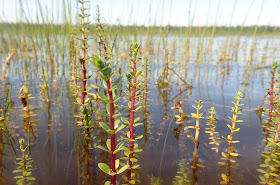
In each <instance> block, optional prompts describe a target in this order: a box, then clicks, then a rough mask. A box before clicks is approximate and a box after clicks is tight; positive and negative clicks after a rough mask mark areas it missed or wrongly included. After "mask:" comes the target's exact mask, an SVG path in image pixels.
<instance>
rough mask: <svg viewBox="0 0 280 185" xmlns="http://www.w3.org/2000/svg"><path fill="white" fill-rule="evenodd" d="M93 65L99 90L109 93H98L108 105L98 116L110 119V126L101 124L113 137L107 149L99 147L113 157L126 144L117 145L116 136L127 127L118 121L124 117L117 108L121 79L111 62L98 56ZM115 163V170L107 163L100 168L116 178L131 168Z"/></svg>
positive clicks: (94, 58) (107, 182)
mask: <svg viewBox="0 0 280 185" xmlns="http://www.w3.org/2000/svg"><path fill="white" fill-rule="evenodd" d="M92 64H93V66H94V69H95V71H96V74H97V76H98V77H99V78H100V79H101V82H100V84H102V85H99V86H98V87H99V89H103V90H104V91H106V92H107V93H106V95H104V94H102V93H100V92H98V93H97V96H98V98H99V99H100V100H102V101H103V102H104V103H105V104H106V112H104V111H101V110H96V114H99V115H102V116H104V117H109V118H110V125H107V123H105V122H99V125H100V127H102V128H103V129H104V130H105V131H106V132H107V133H108V134H110V135H111V138H110V139H107V141H106V145H107V148H105V147H103V146H101V145H99V146H97V147H98V148H100V149H101V150H104V151H106V152H109V153H110V154H111V155H115V154H116V153H117V152H119V151H121V150H123V149H124V146H123V145H124V144H125V142H119V143H118V144H117V145H116V143H115V134H116V133H118V132H119V131H121V130H122V129H123V128H125V125H124V124H122V123H121V120H120V119H118V117H119V116H120V115H122V114H121V112H122V110H121V109H117V107H116V103H117V102H118V100H119V99H120V97H118V94H117V92H116V88H117V87H118V86H119V83H120V81H121V79H120V78H116V79H115V78H114V72H113V70H112V67H111V62H109V61H108V60H107V61H106V63H105V62H103V61H102V60H101V58H100V56H98V55H96V56H94V57H93V60H92ZM115 145H116V146H115ZM111 160H114V159H111ZM114 163H115V166H114V167H115V169H112V166H111V168H110V167H109V166H108V165H107V164H105V163H99V164H98V166H99V168H100V169H101V170H102V171H103V172H104V173H106V174H108V175H110V176H115V175H117V174H120V173H122V172H124V171H125V170H126V169H128V167H129V165H125V164H122V163H120V160H119V159H116V160H115V161H114ZM111 164H112V163H111ZM120 166H122V167H120ZM119 167H120V168H119ZM110 183H112V182H109V181H106V183H105V184H110Z"/></svg>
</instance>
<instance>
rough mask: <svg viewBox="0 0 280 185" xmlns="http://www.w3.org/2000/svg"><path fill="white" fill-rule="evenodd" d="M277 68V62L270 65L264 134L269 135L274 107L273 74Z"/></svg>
mask: <svg viewBox="0 0 280 185" xmlns="http://www.w3.org/2000/svg"><path fill="white" fill-rule="evenodd" d="M277 67H278V64H277V62H274V63H273V65H272V70H271V82H270V92H269V93H270V102H269V112H268V120H267V129H266V134H267V135H269V128H270V123H271V118H272V111H273V106H274V98H273V97H274V93H275V92H274V78H275V72H276V69H277Z"/></svg>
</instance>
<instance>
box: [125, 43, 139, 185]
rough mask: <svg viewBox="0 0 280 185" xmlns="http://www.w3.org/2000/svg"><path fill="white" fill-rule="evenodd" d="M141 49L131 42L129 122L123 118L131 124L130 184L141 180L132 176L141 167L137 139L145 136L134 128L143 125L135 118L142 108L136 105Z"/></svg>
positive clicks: (126, 153)
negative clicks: (137, 132) (138, 64)
mask: <svg viewBox="0 0 280 185" xmlns="http://www.w3.org/2000/svg"><path fill="white" fill-rule="evenodd" d="M139 49H140V46H139V45H138V44H137V43H132V44H131V52H132V57H131V59H130V61H131V62H132V67H131V69H132V70H131V71H128V76H131V81H128V84H129V85H130V86H129V87H130V89H128V91H127V92H126V94H127V95H128V97H130V99H129V102H128V107H129V108H130V114H129V123H128V120H126V119H124V118H122V120H123V121H124V123H126V124H128V125H129V132H127V138H126V139H127V140H128V142H129V147H126V148H125V151H124V154H125V156H126V157H124V158H123V159H128V160H129V175H128V178H127V179H125V180H127V181H128V182H129V184H135V182H140V181H139V180H137V179H135V178H132V177H133V176H135V174H134V173H133V171H134V170H135V169H137V168H138V167H139V165H136V164H135V163H136V162H137V161H138V160H137V157H138V156H139V154H137V153H139V152H141V151H142V149H140V148H138V144H137V143H136V142H137V140H139V139H141V138H142V137H143V135H140V136H137V137H135V134H134V128H135V127H137V126H139V125H142V123H137V122H138V121H139V120H140V118H139V117H138V118H135V113H136V112H137V111H138V110H140V109H141V108H142V105H139V106H138V107H136V105H137V102H136V99H137V98H140V97H142V90H141V89H140V90H137V87H139V85H141V83H140V82H138V79H136V78H137V77H138V76H139V75H140V74H141V73H142V69H141V67H140V68H138V69H137V63H138V62H139V61H140V58H139Z"/></svg>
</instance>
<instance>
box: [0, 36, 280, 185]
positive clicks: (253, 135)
mask: <svg viewBox="0 0 280 185" xmlns="http://www.w3.org/2000/svg"><path fill="white" fill-rule="evenodd" d="M174 39H176V38H174ZM221 39H222V40H223V39H224V38H219V37H218V38H216V40H215V44H216V45H215V46H218V45H219V43H220V40H221ZM242 39H243V40H247V39H248V40H250V39H251V38H246V37H245V38H242ZM266 41H267V39H265V38H263V39H258V44H259V45H260V46H259V48H263V45H264V43H266ZM194 42H196V40H195V39H194ZM271 42H273V43H279V40H273V39H271ZM247 44H248V43H247ZM248 45H249V44H248ZM275 45H277V44H275ZM240 50H242V48H241V49H240ZM242 51H243V50H242ZM257 51H258V50H257ZM215 52H217V50H214V51H213V53H215ZM239 55H240V56H239V57H238V58H237V60H229V61H228V62H227V61H222V62H220V63H219V64H218V65H217V67H215V65H214V63H215V60H216V58H217V56H216V55H214V54H213V55H211V58H210V61H209V62H207V60H206V58H207V56H206V55H202V57H201V58H202V60H201V61H200V62H197V61H196V60H195V50H194V51H192V52H191V56H190V61H189V62H188V63H187V64H188V69H187V71H186V70H185V66H184V67H183V70H182V73H183V76H184V77H186V78H185V79H186V80H187V82H188V83H190V81H191V79H192V84H193V88H192V89H186V87H185V85H184V84H183V85H179V82H180V80H179V79H178V77H177V76H176V75H174V74H173V75H171V76H169V79H170V85H169V86H168V87H160V86H158V85H156V83H155V82H156V81H157V79H158V76H159V74H160V69H161V66H162V63H161V61H162V60H164V59H163V58H162V56H160V57H159V58H157V57H156V55H151V56H150V60H151V62H152V64H151V66H152V67H151V72H150V76H151V78H150V79H149V83H150V85H149V86H148V89H149V91H150V93H149V94H148V98H149V101H148V104H149V105H150V107H149V109H148V122H147V124H145V125H143V126H140V127H137V130H136V135H139V134H143V135H144V137H143V138H142V139H141V140H139V142H138V144H139V146H140V148H142V149H143V152H142V153H141V155H142V156H141V157H139V162H138V164H140V166H141V169H140V172H141V174H139V175H137V177H138V178H139V179H140V180H141V183H139V184H151V183H152V180H154V179H156V178H158V179H159V181H160V184H163V185H170V184H172V182H173V180H174V177H175V176H176V175H177V174H176V173H177V171H179V170H180V169H179V165H178V162H179V161H182V160H183V159H185V161H184V162H183V166H184V167H185V172H186V173H187V178H188V180H189V181H191V182H192V184H194V183H195V182H197V183H198V184H203V185H205V184H207V185H211V184H213V185H214V184H219V182H220V181H222V178H221V174H222V173H225V169H224V168H223V169H221V168H220V166H221V165H219V164H218V162H221V157H222V156H221V152H223V151H226V150H227V142H226V141H225V140H224V139H223V138H222V136H224V137H226V136H227V135H228V134H229V133H230V130H229V129H228V127H227V124H231V122H230V121H229V119H228V116H232V112H231V107H232V106H233V104H232V103H231V101H235V99H234V96H235V95H236V92H237V91H242V92H243V93H244V97H243V99H242V101H241V103H243V104H244V106H242V109H243V111H242V114H241V115H240V116H239V119H242V120H244V122H242V123H238V124H237V127H240V131H239V132H237V133H235V134H234V138H235V139H236V140H240V143H237V144H234V146H235V149H236V151H237V153H238V154H239V155H240V156H239V157H235V158H234V160H236V163H235V165H236V166H237V168H236V169H232V170H231V173H232V174H234V177H233V179H234V181H233V183H234V184H258V175H259V173H258V172H257V171H256V169H257V168H258V166H259V165H260V164H261V163H262V160H261V154H262V151H263V148H264V146H265V143H264V141H263V140H264V138H265V136H264V135H263V134H262V132H263V129H262V127H261V122H260V118H259V117H258V115H257V114H256V112H255V111H254V108H256V107H257V106H258V105H259V104H260V103H261V101H262V98H263V97H264V95H265V94H266V89H267V88H268V87H269V84H268V81H269V79H270V68H269V67H268V68H263V69H255V67H258V66H260V64H261V62H260V61H261V57H262V55H263V53H262V50H260V51H259V52H257V54H256V55H255V60H254V61H253V63H251V64H248V62H244V61H246V60H245V59H244V58H245V57H246V56H247V55H248V53H247V51H246V52H243V53H242V52H240V54H239ZM272 55H273V52H272V51H271V50H270V52H268V58H270V59H268V60H267V62H266V63H265V65H266V66H271V65H272V60H271V58H272V57H273V56H272ZM181 57H182V58H183V60H185V56H184V55H183V54H182V53H180V51H178V53H176V54H175V56H174V58H175V60H179V59H180V58H181ZM274 58H276V59H277V57H276V56H274ZM38 64H39V65H38V66H36V63H35V62H33V61H30V60H29V61H28V63H27V64H25V65H27V66H28V67H29V68H28V71H30V73H28V77H27V79H28V80H27V86H28V87H29V90H30V93H31V94H32V98H31V99H30V102H29V103H30V109H31V110H30V112H26V111H24V110H23V109H22V106H21V103H20V100H19V98H18V92H19V89H20V88H21V86H22V85H23V84H24V82H25V80H24V70H21V69H22V68H23V67H22V66H24V62H23V61H20V60H19V61H12V63H11V66H10V69H9V73H8V79H7V83H6V84H3V81H1V87H2V88H1V91H0V92H1V97H2V96H4V94H5V92H6V90H5V87H6V88H8V87H9V84H12V91H11V99H12V101H13V102H14V108H12V109H11V111H10V115H9V116H8V118H7V120H5V122H4V125H5V126H6V127H7V129H2V131H0V136H1V138H0V143H1V147H3V148H1V149H0V156H1V157H0V160H1V162H0V163H1V167H2V168H1V170H0V173H1V174H0V175H1V177H3V179H2V182H1V183H0V184H6V183H8V184H15V180H14V179H13V177H14V176H15V174H14V173H13V172H12V171H13V170H15V169H16V160H15V158H16V157H18V156H20V155H21V154H20V152H19V151H17V150H16V149H18V148H19V145H18V142H17V140H18V139H20V138H25V140H26V141H27V130H25V129H24V126H26V124H27V123H28V122H31V123H32V131H31V137H30V141H31V146H30V150H29V151H28V153H29V154H30V155H31V157H32V158H33V165H34V171H33V172H32V176H33V177H35V178H36V181H35V184H58V185H60V184H69V185H70V184H73V185H74V184H83V183H85V184H102V183H103V182H104V180H105V179H106V178H107V179H108V176H107V175H104V174H103V172H101V171H100V170H99V168H98V167H97V164H98V163H99V162H101V161H103V162H107V163H108V161H109V160H110V158H109V157H110V156H109V155H108V154H106V153H104V152H103V151H101V150H100V149H98V148H96V147H95V146H96V145H98V144H105V141H106V138H107V137H108V135H107V134H105V133H104V131H102V129H100V128H99V127H98V126H97V125H98V124H96V123H94V124H93V125H94V129H93V131H92V138H91V140H92V146H94V147H93V148H91V149H87V148H86V147H85V146H84V145H83V141H84V139H83V137H84V136H83V132H82V129H81V127H78V126H77V125H76V118H75V117H74V115H75V114H76V113H77V110H78V107H77V105H75V104H74V102H75V98H74V97H73V95H72V92H73V91H72V89H71V87H70V84H71V82H70V81H69V80H70V75H69V73H68V70H69V66H68V65H67V62H66V66H64V67H65V68H63V65H62V62H60V65H59V66H58V67H59V68H58V69H59V70H58V75H57V78H56V82H54V81H53V80H54V77H51V76H50V72H48V75H49V77H48V83H49V89H50V92H49V94H50V100H49V101H46V97H45V95H44V91H40V90H39V85H40V83H42V76H41V73H40V71H41V66H40V62H39V61H38ZM183 65H185V62H183ZM121 66H122V69H123V71H126V67H125V66H126V64H125V60H123V61H122V63H121ZM178 66H179V64H178V63H176V64H173V67H174V69H175V70H176V71H177V73H179V71H180V70H179V67H178ZM248 66H251V67H248ZM47 69H49V66H47ZM246 69H248V70H247V72H246ZM48 71H49V70H48ZM186 72H187V73H186ZM185 74H187V75H185ZM89 83H93V80H90V81H89ZM246 83H248V85H246ZM123 84H125V82H124V78H123ZM123 89H124V85H122V90H123ZM120 92H121V91H120ZM123 94H124V93H123V92H122V96H123ZM178 99H179V100H181V101H182V108H183V110H184V112H185V113H187V118H185V119H184V121H183V125H182V129H181V130H180V128H179V131H178V132H177V133H175V132H174V133H173V130H174V129H175V130H176V128H178V125H177V124H176V123H175V120H174V119H172V117H173V114H174V110H172V109H171V107H172V106H173V104H174V102H175V101H176V100H178ZM198 100H203V101H204V103H203V108H202V112H203V116H204V118H203V119H201V120H200V126H201V130H200V135H199V143H200V144H199V147H198V154H199V163H200V164H202V165H203V166H204V167H198V168H197V169H196V170H193V169H192V168H191V162H192V159H193V147H194V143H193V142H192V140H190V139H189V138H188V137H187V134H190V135H194V133H195V130H192V129H188V130H187V131H185V130H184V127H186V126H188V125H193V126H194V125H195V119H194V118H191V113H194V112H195V109H194V108H193V107H192V105H195V106H196V102H195V101H198ZM125 101H126V100H125V99H123V100H122V102H123V103H125ZM212 106H214V107H215V111H216V112H217V114H216V115H215V116H216V118H217V122H216V123H215V125H216V130H215V131H216V132H218V135H219V138H220V139H219V143H220V146H219V147H218V153H216V152H215V151H213V150H211V147H212V146H211V145H210V144H209V142H210V140H209V134H207V133H205V131H206V128H207V127H208V126H207V125H206V118H207V117H208V115H209V113H208V109H209V108H210V107H212ZM142 112H143V111H140V112H139V113H137V115H138V116H140V117H143V114H142ZM175 112H176V111H175ZM176 113H177V112H176ZM24 115H26V116H25V117H24ZM28 117H29V118H28ZM263 120H264V121H265V117H264V118H263ZM2 127H3V128H4V126H3V125H2ZM169 127H170V128H169ZM172 129H173V130H172ZM123 133H124V132H122V133H120V134H123ZM120 134H119V135H120ZM176 134H177V135H176ZM119 135H118V136H119ZM165 139H166V145H164V143H165ZM163 148H164V151H163ZM121 155H122V154H121V152H120V153H119V154H118V156H121ZM90 158H91V160H90ZM195 175H197V178H195ZM87 178H88V179H87ZM117 178H118V180H120V179H121V176H120V175H119V176H118V177H117Z"/></svg>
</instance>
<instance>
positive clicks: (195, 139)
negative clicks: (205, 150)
mask: <svg viewBox="0 0 280 185" xmlns="http://www.w3.org/2000/svg"><path fill="white" fill-rule="evenodd" d="M195 102H196V103H197V107H195V106H194V105H193V106H192V107H193V108H195V109H196V113H191V115H192V117H193V118H195V119H196V124H195V126H188V127H187V129H188V128H193V129H195V130H196V133H195V138H193V137H192V136H191V135H187V137H188V138H190V139H191V140H192V141H193V142H194V143H195V145H196V147H195V148H197V147H198V135H199V132H200V127H199V119H201V118H203V117H202V116H203V113H199V111H200V109H201V108H202V107H203V105H201V104H202V103H203V101H202V100H199V101H195ZM195 150H196V149H195Z"/></svg>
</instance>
